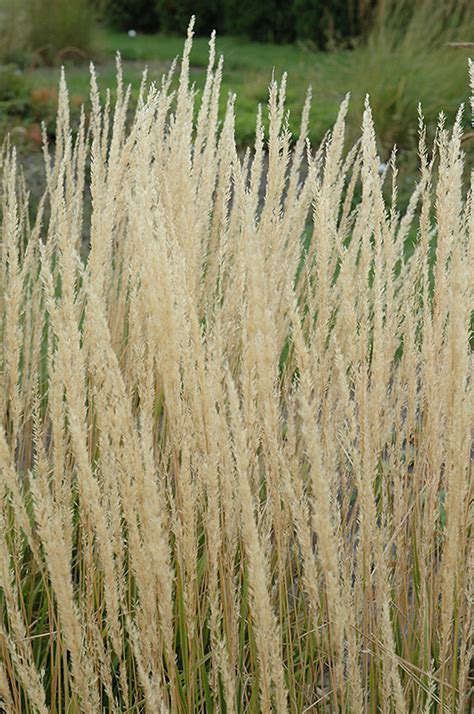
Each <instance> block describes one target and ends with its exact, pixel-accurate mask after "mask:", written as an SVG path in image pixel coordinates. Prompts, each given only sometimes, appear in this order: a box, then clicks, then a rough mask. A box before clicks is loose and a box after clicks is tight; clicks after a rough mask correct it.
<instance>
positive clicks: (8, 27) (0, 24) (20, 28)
mask: <svg viewBox="0 0 474 714" xmlns="http://www.w3.org/2000/svg"><path fill="white" fill-rule="evenodd" d="M25 28H26V13H25V5H24V2H23V0H1V2H0V62H7V63H8V62H18V61H19V60H21V58H22V56H23V54H24V51H25V46H26V31H25Z"/></svg>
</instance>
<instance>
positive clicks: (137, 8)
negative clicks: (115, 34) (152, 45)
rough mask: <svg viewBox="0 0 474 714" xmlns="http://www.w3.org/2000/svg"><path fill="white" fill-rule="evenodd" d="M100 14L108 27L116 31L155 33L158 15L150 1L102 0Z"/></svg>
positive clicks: (158, 27) (157, 27)
mask: <svg viewBox="0 0 474 714" xmlns="http://www.w3.org/2000/svg"><path fill="white" fill-rule="evenodd" d="M100 9H101V12H102V14H103V16H104V18H105V19H106V21H107V23H108V24H109V25H110V27H113V28H114V29H116V30H123V31H127V30H131V29H133V30H139V31H142V32H157V31H158V30H159V29H160V24H159V21H158V13H157V11H156V7H155V5H154V3H153V2H150V0H104V2H103V3H102V5H101V6H100Z"/></svg>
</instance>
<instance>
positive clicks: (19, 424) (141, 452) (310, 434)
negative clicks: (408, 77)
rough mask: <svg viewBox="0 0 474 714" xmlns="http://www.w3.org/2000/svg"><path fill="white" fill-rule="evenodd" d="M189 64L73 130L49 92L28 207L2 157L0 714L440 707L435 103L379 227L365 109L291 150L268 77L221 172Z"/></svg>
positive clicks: (463, 199) (454, 469)
mask: <svg viewBox="0 0 474 714" xmlns="http://www.w3.org/2000/svg"><path fill="white" fill-rule="evenodd" d="M191 46H192V27H191V28H190V30H189V33H188V38H187V41H186V44H185V48H184V53H183V56H182V59H181V65H180V72H179V81H178V82H176V80H175V65H174V64H173V66H172V68H171V70H170V72H169V73H168V74H167V75H166V76H165V77H164V78H163V80H162V82H161V84H155V83H153V82H152V83H149V82H148V81H147V79H146V77H144V80H143V84H142V88H141V91H140V97H139V99H138V102H137V104H136V108H135V109H134V110H133V111H132V109H131V108H130V89H129V88H126V87H125V86H124V84H123V79H122V70H121V65H120V61H118V66H117V72H118V74H117V87H116V91H115V93H114V95H113V98H112V96H111V95H110V94H107V97H106V99H105V104H104V103H102V102H101V98H100V93H99V89H98V87H97V81H96V76H95V72H94V70H93V68H92V69H91V110H90V116H87V117H86V114H85V113H83V114H82V117H81V121H80V125H79V127H78V129H75V130H74V132H73V131H72V129H71V126H70V118H69V109H68V93H67V87H66V83H65V80H64V77H63V78H62V80H61V87H60V99H59V111H58V123H57V131H56V143H55V147H54V151H53V150H52V149H51V150H50V149H49V148H48V146H47V143H45V172H46V189H45V193H44V197H43V199H42V200H41V202H40V204H39V206H38V208H37V210H36V212H35V215H34V217H33V219H31V218H30V214H29V208H28V194H27V189H26V187H25V185H24V183H23V181H22V178H21V176H22V175H21V172H20V170H19V169H18V167H17V161H16V157H15V152H14V150H13V149H11V148H10V147H9V146H8V145H6V146H5V148H4V150H3V153H2V157H1V166H0V169H1V216H2V229H1V242H0V281H1V292H0V330H1V336H2V346H1V353H0V400H1V401H0V413H1V417H2V428H1V430H0V525H1V533H0V585H1V590H2V594H1V596H0V597H1V599H0V602H1V613H2V618H1V622H0V628H1V629H0V700H1V706H2V707H3V710H4V711H6V712H15V713H16V712H18V713H19V712H21V714H23V713H25V714H26V713H29V712H49V711H51V712H66V711H68V712H87V713H88V714H97V713H98V712H99V711H110V712H117V713H118V712H138V711H146V712H150V713H152V714H155V713H156V712H211V711H216V712H219V711H220V712H238V711H239V712H247V711H249V712H262V713H263V714H267V713H269V712H273V711H275V712H287V711H288V712H295V714H296V713H301V712H309V711H314V712H317V711H326V712H338V711H341V712H342V711H350V712H365V711H367V712H369V711H373V712H375V711H383V712H398V713H400V714H402V713H403V712H407V713H408V712H429V711H440V712H441V711H453V712H454V711H456V712H464V711H467V709H468V706H469V695H470V683H469V666H470V659H471V654H472V649H471V648H472V639H471V637H472V595H473V579H472V575H473V570H472V565H473V563H472V552H473V550H472V510H470V503H471V499H472V482H471V480H470V475H471V461H470V457H471V454H470V448H471V446H470V445H471V430H472V427H473V424H472V414H473V400H472V355H471V348H470V335H471V333H470V329H471V324H472V323H471V320H472V314H473V301H472V298H473V289H472V285H473V283H472V276H473V275H474V269H473V268H474V259H473V258H474V252H473V241H472V237H473V233H474V194H473V175H472V173H471V174H469V171H468V170H466V166H465V161H464V155H463V151H462V149H461V140H462V135H463V130H462V128H463V113H462V110H460V112H459V114H458V116H457V118H456V120H455V123H454V126H453V127H452V128H451V129H447V128H446V126H445V120H444V118H443V117H441V118H440V122H439V126H438V129H437V131H436V136H435V139H434V142H433V144H432V146H430V147H428V139H427V137H426V134H427V131H426V128H425V126H424V122H423V117H422V115H421V111H420V126H419V135H420V144H419V154H420V172H419V176H418V181H417V183H416V185H415V186H414V189H413V193H412V196H411V198H410V200H409V202H408V206H407V208H406V209H405V210H404V211H403V212H401V211H400V210H399V209H398V207H397V169H396V157H395V153H394V154H393V155H392V157H391V160H390V162H389V165H388V167H387V169H386V170H385V171H384V172H383V173H382V175H381V174H380V172H379V167H380V163H381V161H380V158H379V156H378V153H377V144H376V137H375V131H374V125H373V120H372V116H371V110H370V104H369V101H367V103H366V107H365V111H364V115H363V120H362V129H361V138H360V140H359V142H358V143H357V144H356V145H355V146H354V147H353V148H349V150H347V149H346V147H345V145H344V128H345V116H346V112H347V108H348V101H349V99H348V98H347V99H346V100H344V102H343V103H342V105H341V109H340V113H339V116H338V117H337V120H336V123H335V125H334V128H333V130H332V131H331V132H330V133H329V134H328V135H327V136H326V137H325V139H324V141H323V143H322V145H321V146H320V147H319V148H318V149H316V150H314V149H313V148H312V147H311V146H310V144H309V142H308V141H307V131H308V121H309V105H310V101H311V97H310V95H308V99H307V102H306V104H305V108H304V110H303V115H302V121H301V130H300V133H299V137H298V139H297V140H296V141H293V139H292V137H291V135H290V132H289V129H288V117H287V113H286V110H285V91H286V77H283V79H282V81H281V83H277V82H276V81H275V80H272V82H271V85H270V88H269V103H268V119H267V118H266V117H264V116H263V113H262V112H261V111H259V113H258V117H257V128H256V140H255V146H254V148H253V149H252V150H251V151H250V150H249V151H247V153H246V154H245V156H244V157H242V154H241V152H239V151H238V148H237V146H236V143H235V134H234V105H235V97H234V96H230V97H229V98H228V102H227V108H226V111H225V115H224V117H223V119H221V113H220V108H219V107H220V105H219V102H220V83H221V77H222V71H223V63H222V59H220V60H219V61H218V62H217V63H216V57H215V38H214V37H212V39H211V42H210V57H209V67H208V70H207V75H206V82H205V86H204V89H203V91H202V93H201V95H200V97H199V98H198V97H197V92H196V91H195V89H194V87H193V86H192V85H190V79H189V72H190V60H189V57H190V51H191ZM470 71H471V86H472V84H473V83H474V71H473V68H472V65H471V69H470ZM473 91H474V88H473ZM45 141H46V140H45ZM390 181H392V185H391V186H390ZM89 191H90V203H91V206H90V209H88V208H87V206H88V205H89V201H88V198H87V196H88V193H89ZM89 214H90V215H89ZM408 245H409V246H411V248H412V250H411V251H408V250H407V246H408ZM410 252H411V254H410V255H409V253H410Z"/></svg>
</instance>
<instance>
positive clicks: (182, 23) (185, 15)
mask: <svg viewBox="0 0 474 714" xmlns="http://www.w3.org/2000/svg"><path fill="white" fill-rule="evenodd" d="M228 4H229V3H228V0H216V1H215V2H213V1H212V0H201V2H198V3H196V2H194V1H193V0H183V1H182V2H180V1H179V0H156V1H155V7H156V12H157V15H158V19H159V23H160V27H161V29H162V30H163V31H164V32H169V33H172V34H180V35H182V34H183V33H185V32H186V28H187V26H188V24H189V19H190V17H191V16H192V15H195V16H196V24H195V31H196V34H199V35H209V34H210V33H211V32H212V30H217V31H219V32H220V31H221V30H223V29H224V13H225V10H226V7H227V6H228Z"/></svg>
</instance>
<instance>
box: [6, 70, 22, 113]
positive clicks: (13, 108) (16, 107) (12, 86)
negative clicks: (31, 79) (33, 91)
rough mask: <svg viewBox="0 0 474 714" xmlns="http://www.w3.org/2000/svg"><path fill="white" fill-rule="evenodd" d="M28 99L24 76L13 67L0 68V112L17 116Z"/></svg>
mask: <svg viewBox="0 0 474 714" xmlns="http://www.w3.org/2000/svg"><path fill="white" fill-rule="evenodd" d="M27 99H28V88H27V83H26V80H25V76H24V74H23V73H22V72H21V71H20V70H19V69H18V68H17V67H16V66H15V65H4V66H0V112H5V113H7V114H17V113H18V112H21V111H22V110H23V109H24V107H25V104H26V102H27Z"/></svg>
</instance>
